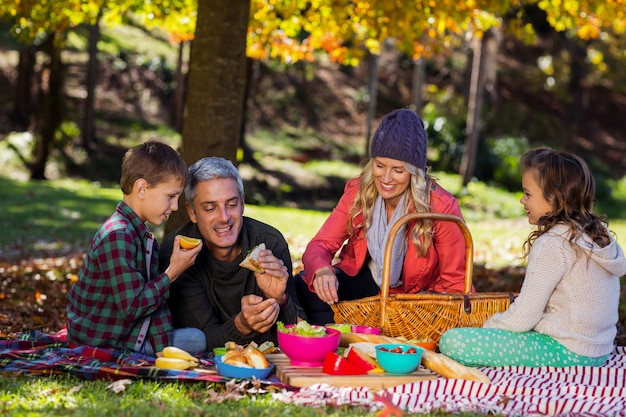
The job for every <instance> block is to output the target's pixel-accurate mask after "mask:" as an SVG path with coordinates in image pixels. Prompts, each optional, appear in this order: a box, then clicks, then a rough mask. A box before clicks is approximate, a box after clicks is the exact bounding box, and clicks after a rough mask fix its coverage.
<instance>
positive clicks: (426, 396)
mask: <svg viewBox="0 0 626 417" xmlns="http://www.w3.org/2000/svg"><path fill="white" fill-rule="evenodd" d="M480 369H481V371H483V372H484V373H485V374H486V375H487V376H489V378H491V381H492V383H491V384H485V383H480V382H473V381H464V380H458V379H445V378H439V379H435V380H427V381H420V382H414V383H409V384H404V385H399V386H396V387H393V388H389V389H386V390H383V391H378V392H372V390H370V389H367V388H363V387H361V388H336V387H331V386H329V385H325V384H323V383H320V384H316V385H313V386H311V387H308V388H302V389H301V390H300V391H298V392H289V393H287V392H282V393H279V394H274V396H275V397H276V398H277V399H280V400H281V401H284V402H288V403H294V404H302V405H317V406H323V405H344V404H357V403H358V404H361V405H365V406H368V405H369V406H370V407H371V408H372V409H380V407H381V405H382V406H385V404H387V405H388V404H389V403H391V404H392V405H393V406H395V407H397V408H399V409H401V410H404V411H409V412H412V413H428V412H432V411H434V410H442V411H447V412H479V413H490V414H496V413H499V414H501V415H504V416H536V415H542V416H543V415H549V416H568V417H569V416H626V347H624V346H617V347H616V349H615V351H614V352H613V353H612V354H611V356H610V359H609V361H608V363H606V364H605V365H604V366H601V367H595V368H594V367H588V366H573V367H567V368H555V367H548V366H546V367H541V368H529V367H524V366H504V367H498V368H491V367H490V368H487V367H485V368H480ZM381 401H383V402H381ZM388 415H389V414H388Z"/></svg>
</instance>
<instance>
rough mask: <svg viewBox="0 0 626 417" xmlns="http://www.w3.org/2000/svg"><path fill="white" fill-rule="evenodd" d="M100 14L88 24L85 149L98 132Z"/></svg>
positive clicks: (93, 142) (94, 141)
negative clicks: (96, 129) (96, 119)
mask: <svg viewBox="0 0 626 417" xmlns="http://www.w3.org/2000/svg"><path fill="white" fill-rule="evenodd" d="M101 13H102V11H101V12H100V13H99V14H98V18H97V20H96V23H94V24H93V25H88V26H87V28H88V30H89V61H88V62H87V83H86V84H87V85H86V90H87V96H86V98H85V102H84V103H83V111H84V114H83V129H82V132H81V133H82V142H83V143H82V145H83V147H84V148H85V149H90V148H91V147H92V146H93V145H94V144H95V143H96V132H95V127H94V106H95V98H96V80H97V79H98V41H99V40H100V16H101Z"/></svg>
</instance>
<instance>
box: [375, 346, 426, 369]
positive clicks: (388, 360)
mask: <svg viewBox="0 0 626 417" xmlns="http://www.w3.org/2000/svg"><path fill="white" fill-rule="evenodd" d="M393 350H399V352H393ZM409 350H411V352H409ZM413 350H415V352H413ZM422 353H424V349H423V348H421V347H419V346H411V345H402V344H398V343H388V344H382V345H376V360H377V361H378V364H379V365H380V367H381V368H383V369H384V370H385V372H389V373H390V374H408V373H411V372H413V371H414V370H416V369H417V367H418V366H419V365H420V362H421V361H422Z"/></svg>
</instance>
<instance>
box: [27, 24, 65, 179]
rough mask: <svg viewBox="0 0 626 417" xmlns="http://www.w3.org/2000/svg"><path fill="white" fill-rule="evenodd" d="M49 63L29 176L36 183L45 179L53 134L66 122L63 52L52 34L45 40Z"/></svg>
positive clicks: (43, 81) (41, 83) (41, 86)
mask: <svg viewBox="0 0 626 417" xmlns="http://www.w3.org/2000/svg"><path fill="white" fill-rule="evenodd" d="M46 42H47V44H46V47H47V48H46V49H47V51H48V64H47V65H46V66H44V69H43V70H42V74H41V81H40V87H39V88H40V90H39V100H38V105H37V116H36V122H35V133H36V137H37V139H36V144H35V154H34V160H33V163H32V165H31V171H30V177H31V179H34V180H43V179H46V175H45V170H46V164H47V162H48V158H49V156H50V150H51V147H52V145H53V143H54V135H55V133H56V131H57V129H58V127H59V126H60V125H61V121H62V119H63V100H62V97H61V95H62V92H63V68H62V65H61V50H60V49H59V48H58V47H57V45H56V37H55V36H54V35H50V38H49V39H48V40H47V41H46Z"/></svg>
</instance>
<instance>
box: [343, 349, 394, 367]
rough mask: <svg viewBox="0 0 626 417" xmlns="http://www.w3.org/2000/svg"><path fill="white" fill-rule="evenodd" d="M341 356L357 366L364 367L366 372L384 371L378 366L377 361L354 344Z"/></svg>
mask: <svg viewBox="0 0 626 417" xmlns="http://www.w3.org/2000/svg"><path fill="white" fill-rule="evenodd" d="M343 356H344V357H345V358H346V359H347V360H348V361H350V362H352V363H353V364H355V365H357V366H358V367H359V368H362V369H364V370H365V371H366V372H367V373H368V374H379V373H383V372H385V371H384V370H383V368H381V367H380V365H379V364H378V361H377V360H376V359H374V358H372V357H370V356H369V355H368V354H367V353H365V352H363V351H361V349H359V348H358V347H356V346H355V345H350V347H349V348H348V349H346V351H345V352H344V354H343Z"/></svg>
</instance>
